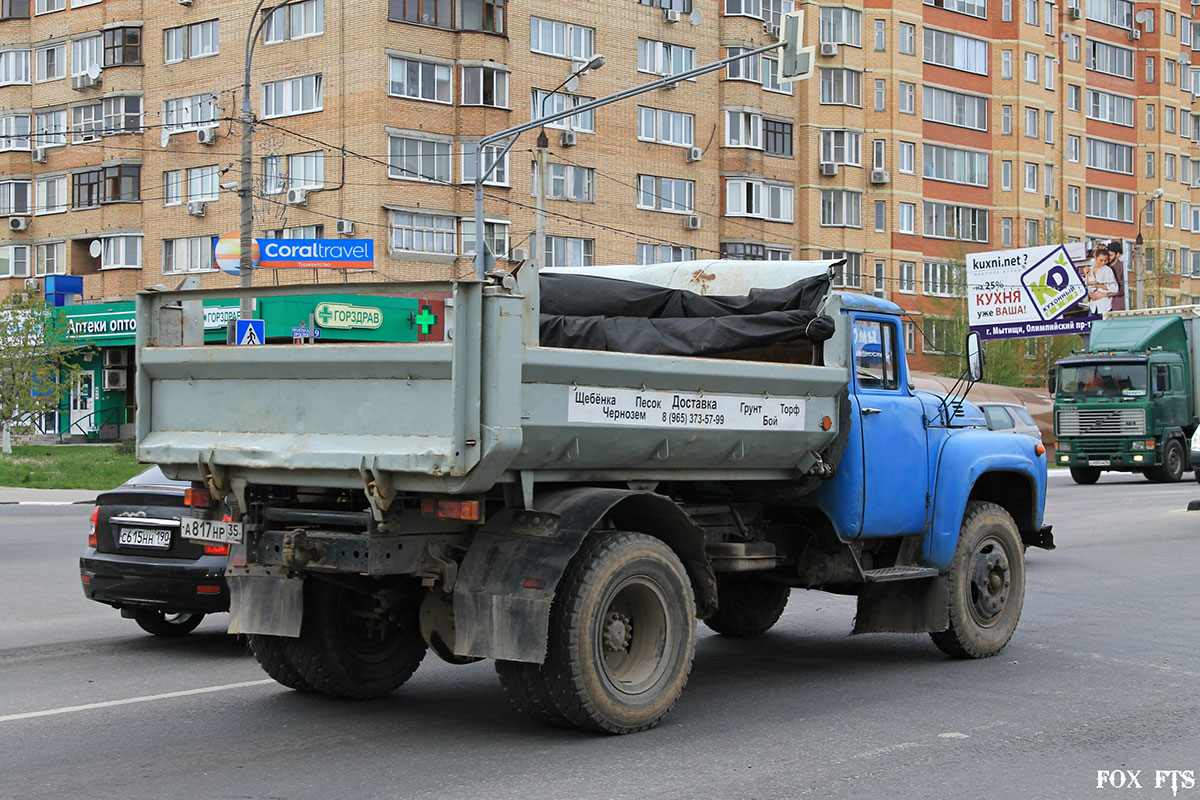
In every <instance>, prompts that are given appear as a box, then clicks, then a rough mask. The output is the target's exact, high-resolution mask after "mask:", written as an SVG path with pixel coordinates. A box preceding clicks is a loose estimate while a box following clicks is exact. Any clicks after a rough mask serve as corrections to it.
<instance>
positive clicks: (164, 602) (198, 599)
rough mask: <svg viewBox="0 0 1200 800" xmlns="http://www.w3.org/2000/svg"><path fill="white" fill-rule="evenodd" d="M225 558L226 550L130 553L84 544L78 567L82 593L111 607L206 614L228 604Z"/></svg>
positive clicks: (221, 609)
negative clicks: (189, 556)
mask: <svg viewBox="0 0 1200 800" xmlns="http://www.w3.org/2000/svg"><path fill="white" fill-rule="evenodd" d="M225 563H226V558H225V556H203V557H201V558H198V559H196V560H194V561H193V560H186V561H180V560H178V559H167V558H157V559H156V558H145V557H139V558H137V559H131V558H130V557H129V556H121V555H113V554H110V553H97V552H96V551H95V550H88V551H87V552H85V553H84V554H83V556H81V557H80V559H79V573H80V580H81V582H82V584H83V594H84V596H85V597H87V598H88V599H89V600H95V601H96V602H98V603H107V604H108V605H110V606H113V607H114V608H125V607H142V608H147V607H148V608H158V609H161V610H163V611H167V612H172V613H173V612H188V613H194V614H211V613H216V612H220V611H228V610H229V587H228V586H227V585H226V583H225ZM211 587H218V588H217V590H216V591H214V590H213V589H212V588H211Z"/></svg>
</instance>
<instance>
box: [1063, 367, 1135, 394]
mask: <svg viewBox="0 0 1200 800" xmlns="http://www.w3.org/2000/svg"><path fill="white" fill-rule="evenodd" d="M1061 369H1062V373H1061V376H1060V379H1059V382H1058V394H1059V396H1060V397H1138V396H1141V395H1144V394H1146V376H1147V374H1148V370H1147V367H1146V362H1144V361H1143V362H1139V363H1134V364H1119V363H1116V364H1114V363H1113V362H1111V361H1106V362H1104V363H1101V364H1074V365H1071V366H1065V365H1064V366H1063V367H1062V368H1061Z"/></svg>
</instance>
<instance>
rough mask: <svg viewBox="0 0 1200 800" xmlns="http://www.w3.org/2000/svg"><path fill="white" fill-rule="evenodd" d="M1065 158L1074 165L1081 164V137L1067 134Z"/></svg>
mask: <svg viewBox="0 0 1200 800" xmlns="http://www.w3.org/2000/svg"><path fill="white" fill-rule="evenodd" d="M1064 157H1065V158H1066V159H1067V161H1070V162H1071V163H1072V164H1078V163H1079V137H1078V136H1076V135H1075V134H1073V133H1072V134H1067V148H1066V152H1065V153H1064Z"/></svg>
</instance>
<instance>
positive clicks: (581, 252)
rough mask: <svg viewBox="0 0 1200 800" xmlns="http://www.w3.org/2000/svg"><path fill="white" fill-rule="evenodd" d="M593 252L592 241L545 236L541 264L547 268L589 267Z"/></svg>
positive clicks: (591, 262)
mask: <svg viewBox="0 0 1200 800" xmlns="http://www.w3.org/2000/svg"><path fill="white" fill-rule="evenodd" d="M594 250H595V240H593V239H578V238H575V237H570V236H547V237H546V253H545V255H546V257H545V260H544V262H543V263H545V265H546V266H548V267H590V266H592V265H593V260H592V259H593V258H594Z"/></svg>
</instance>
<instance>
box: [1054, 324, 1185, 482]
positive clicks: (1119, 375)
mask: <svg viewBox="0 0 1200 800" xmlns="http://www.w3.org/2000/svg"><path fill="white" fill-rule="evenodd" d="M1197 319H1200V307H1195V306H1187V307H1174V308H1164V309H1139V310H1135V311H1117V312H1112V313H1110V314H1106V315H1105V316H1104V319H1102V320H1099V321H1097V322H1095V323H1093V325H1092V330H1091V333H1090V334H1089V336H1088V338H1087V346H1086V349H1085V350H1084V351H1083V352H1082V353H1076V354H1073V355H1071V356H1069V357H1067V358H1064V359H1062V360H1061V361H1059V362H1058V363H1057V364H1055V366H1054V369H1053V371H1052V372H1051V375H1050V391H1051V393H1053V394H1054V432H1055V435H1056V437H1057V439H1058V450H1057V456H1056V461H1057V463H1058V464H1059V465H1060V466H1066V467H1070V469H1071V477H1072V478H1073V479H1074V480H1075V482H1076V483H1082V484H1091V483H1095V482H1096V481H1097V480H1099V478H1100V473H1101V472H1104V471H1106V470H1110V471H1115V472H1141V473H1143V474H1145V476H1146V477H1147V478H1149V479H1150V480H1152V481H1158V482H1173V481H1178V480H1179V479H1180V478H1181V477H1182V476H1183V473H1184V472H1185V471H1187V470H1190V469H1192V464H1191V450H1190V447H1189V442H1190V440H1191V436H1192V434H1193V433H1194V432H1195V430H1196V426H1197V418H1196V397H1197V396H1198V392H1197V386H1196V381H1197V374H1196V373H1197V370H1196V364H1197V349H1198V344H1197V333H1200V329H1197V328H1196V325H1197V324H1198V323H1197Z"/></svg>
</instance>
